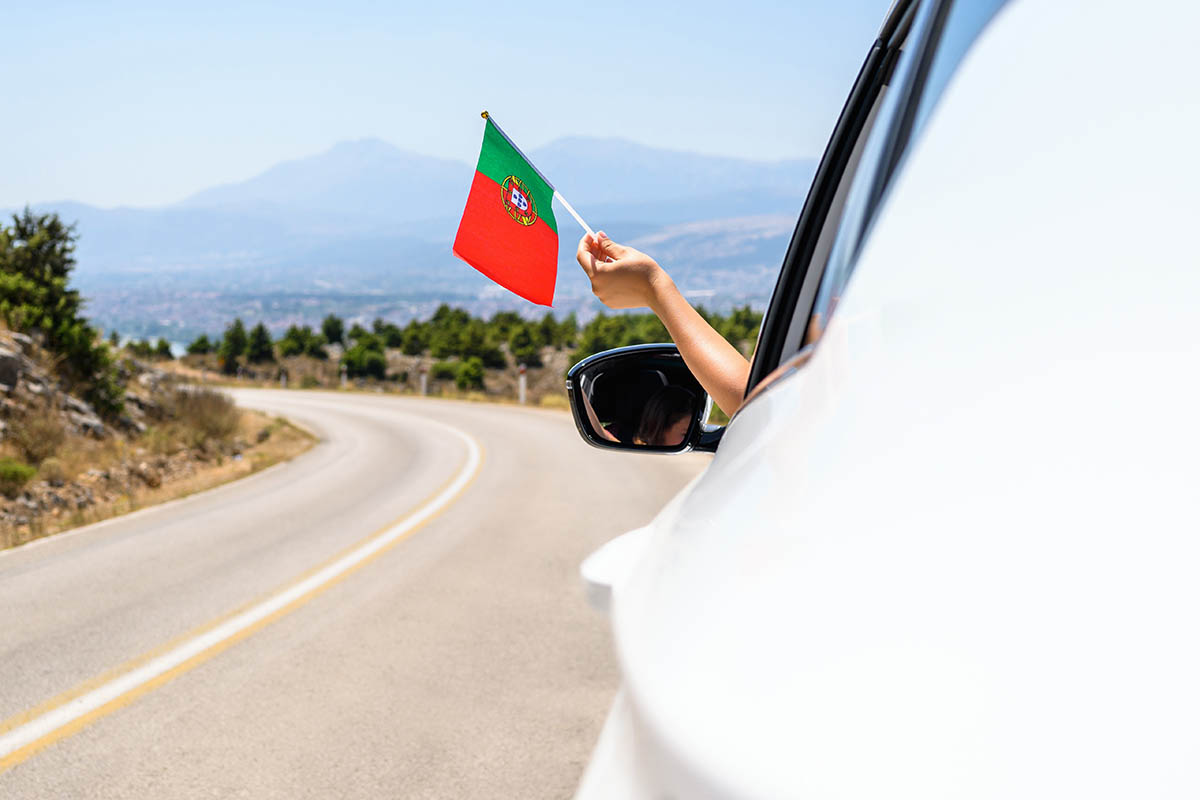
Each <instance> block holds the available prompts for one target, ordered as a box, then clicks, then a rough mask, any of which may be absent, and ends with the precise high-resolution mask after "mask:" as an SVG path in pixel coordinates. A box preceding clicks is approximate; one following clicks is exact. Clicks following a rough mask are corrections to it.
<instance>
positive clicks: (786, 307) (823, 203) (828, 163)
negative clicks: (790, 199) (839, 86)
mask: <svg viewBox="0 0 1200 800" xmlns="http://www.w3.org/2000/svg"><path fill="white" fill-rule="evenodd" d="M931 1H932V2H937V0H931ZM917 2H919V0H897V2H896V3H895V4H894V5H893V6H892V9H891V12H890V13H889V15H888V18H887V19H886V20H885V21H884V24H883V26H882V27H881V29H880V32H879V36H878V38H877V39H876V40H875V42H874V43H873V44H872V45H871V49H870V50H869V51H868V53H867V57H866V59H865V60H864V61H863V65H862V67H861V68H860V69H859V73H858V76H857V77H856V78H855V82H854V86H853V88H852V89H851V91H850V95H849V97H848V98H847V99H846V104H845V106H844V107H843V108H842V112H841V114H840V115H839V116H838V121H837V124H836V125H835V126H834V129H833V134H832V135H831V136H830V138H829V144H828V145H826V148H825V152H824V154H823V155H822V156H821V162H820V165H819V166H818V168H817V173H816V175H815V176H814V177H813V182H812V186H811V187H810V188H809V192H808V196H807V198H806V199H805V201H804V207H803V209H802V210H801V212H800V217H799V219H798V220H797V222H796V227H795V229H794V231H793V233H792V239H791V242H789V244H788V249H787V254H786V255H785V256H784V260H783V267H782V269H781V270H780V273H779V278H778V280H777V281H776V284H775V289H774V291H773V292H772V294H771V300H770V302H769V304H768V306H767V312H766V314H764V315H763V326H762V328H761V330H760V331H759V337H758V343H757V346H756V347H755V352H754V359H753V361H752V363H751V365H750V376H749V379H748V380H747V382H746V390H745V395H746V396H748V395H749V394H750V393H751V392H752V391H753V389H754V387H755V386H756V385H758V383H759V382H760V381H761V380H762V379H763V378H764V377H766V376H767V375H768V374H770V373H771V372H772V371H773V370H774V369H775V368H776V367H777V366H778V365H779V364H780V363H781V361H782V360H783V358H784V357H785V356H786V355H787V354H785V353H783V345H784V342H785V339H786V337H787V333H788V329H789V328H790V326H791V324H792V320H793V318H794V316H795V314H796V311H797V308H796V302H797V300H798V299H799V296H800V292H801V288H802V287H803V286H804V282H805V279H806V277H807V274H808V270H809V267H810V266H811V264H810V262H811V260H812V256H813V253H814V252H815V250H816V246H817V242H818V240H819V238H820V235H821V231H822V228H823V227H824V223H825V219H826V217H827V215H828V213H829V209H830V205H831V203H832V201H833V198H834V196H835V194H836V193H837V189H838V186H839V185H840V182H841V178H842V175H843V173H844V171H845V168H846V165H847V163H848V161H849V158H850V155H851V154H852V152H853V151H854V146H855V144H856V143H857V142H858V138H859V135H860V133H861V132H862V126H863V125H864V124H865V123H866V120H867V118H868V116H869V115H870V112H871V107H872V105H873V104H874V101H875V99H876V98H877V96H878V93H879V89H880V87H881V85H882V84H883V83H884V82H885V80H886V79H887V78H888V77H889V73H890V72H891V71H892V69H893V68H894V67H895V59H896V57H897V56H898V50H897V49H896V48H894V47H891V44H892V39H893V38H894V37H895V35H896V33H897V31H898V30H899V28H900V23H901V21H902V20H903V19H904V16H905V14H906V13H907V12H908V10H909V9H910V8H911V7H913V6H915V5H916V4H917ZM939 6H941V8H938V9H936V10H935V12H936V13H937V14H938V15H939V17H940V19H938V20H935V22H940V21H941V20H942V19H944V9H945V7H948V6H949V3H948V2H940V3H939ZM932 40H933V41H936V37H934V38H932ZM927 41H928V39H927ZM922 44H923V43H918V46H921V45H922ZM929 49H930V48H927V47H922V50H923V51H925V52H922V53H921V61H922V66H923V67H924V69H928V62H929V55H928V50H929ZM885 61H886V63H885ZM911 86H912V82H909V83H908V85H907V86H905V87H896V88H897V89H901V88H903V89H904V90H908V89H910V88H911ZM907 105H908V104H907V103H906V106H907ZM914 113H915V109H913V110H911V111H910V110H909V109H908V108H905V109H904V111H903V116H902V119H903V120H906V121H911V118H912V114H914ZM894 144H895V141H894V134H893V141H892V142H889V143H888V145H887V147H886V148H885V151H884V152H885V154H886V156H885V157H887V158H888V159H889V160H892V159H894V158H896V157H897V156H896V153H897V152H898V151H895V150H894V148H893V145H894ZM880 172H881V173H882V174H886V173H889V172H890V170H881V171H880ZM878 190H879V192H882V186H880V187H878ZM877 200H878V197H877V196H876V192H872V201H873V202H872V206H871V207H872V208H873V207H874V201H877Z"/></svg>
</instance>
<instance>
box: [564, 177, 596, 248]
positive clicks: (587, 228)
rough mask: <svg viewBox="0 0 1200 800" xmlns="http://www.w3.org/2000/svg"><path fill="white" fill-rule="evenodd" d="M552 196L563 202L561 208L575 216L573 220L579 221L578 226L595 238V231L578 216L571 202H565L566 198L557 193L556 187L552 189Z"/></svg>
mask: <svg viewBox="0 0 1200 800" xmlns="http://www.w3.org/2000/svg"><path fill="white" fill-rule="evenodd" d="M554 196H555V197H557V198H558V202H560V203H562V204H563V208H565V209H566V210H567V211H568V212H569V213H570V214H571V216H572V217H574V218H575V221H576V222H578V223H579V227H581V228H583V229H584V230H585V231H587V232H588V235H589V236H591V237H592V238H593V239H595V238H596V232H595V231H594V230H592V229H591V228H589V227H588V224H587V223H586V222H584V221H583V217H581V216H579V212H578V211H576V210H575V209H574V208H572V207H571V204H570V203H568V202H567V198H565V197H563V196H562V195H561V194H559V193H558V189H555V190H554Z"/></svg>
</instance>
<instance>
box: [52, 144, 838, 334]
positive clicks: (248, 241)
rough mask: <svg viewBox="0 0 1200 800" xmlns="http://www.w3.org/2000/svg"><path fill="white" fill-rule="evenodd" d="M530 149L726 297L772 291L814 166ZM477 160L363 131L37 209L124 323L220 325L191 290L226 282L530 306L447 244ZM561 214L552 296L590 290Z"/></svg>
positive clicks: (645, 242) (658, 153) (632, 148)
mask: <svg viewBox="0 0 1200 800" xmlns="http://www.w3.org/2000/svg"><path fill="white" fill-rule="evenodd" d="M472 155H474V154H472ZM530 156H531V157H532V158H533V160H534V162H535V163H537V164H538V166H539V168H540V169H542V170H543V172H545V173H546V174H547V175H549V176H551V178H552V179H553V180H554V181H555V184H556V185H557V186H558V188H559V189H560V190H561V191H562V192H563V193H564V194H565V195H566V196H567V197H569V198H570V199H571V202H572V203H573V204H574V205H575V207H576V208H577V209H579V210H580V212H581V213H583V214H584V215H585V217H586V218H587V219H588V220H589V222H590V223H591V224H592V225H593V226H594V227H596V228H601V227H603V228H604V229H605V230H607V231H608V232H609V233H610V234H611V235H612V236H613V237H614V238H617V239H619V240H625V241H630V240H634V241H636V242H638V243H640V245H641V246H643V247H644V249H647V250H649V251H650V252H652V253H653V254H654V255H656V256H657V257H659V258H660V259H662V260H663V261H664V263H671V264H673V265H677V266H676V267H673V268H675V269H678V270H680V271H679V272H678V273H677V277H678V278H680V279H681V285H684V284H685V283H686V284H687V285H690V286H693V287H694V288H695V289H696V291H700V292H706V293H710V294H711V295H712V296H713V297H716V298H725V299H727V300H729V301H730V302H733V301H737V302H743V301H746V300H754V301H755V302H765V300H766V296H767V294H768V293H769V292H770V288H771V286H772V285H773V283H774V278H773V275H774V273H775V272H776V271H777V270H778V267H779V263H780V261H781V259H782V256H783V251H784V249H785V248H786V246H787V236H788V235H789V234H790V226H791V224H793V223H794V220H795V218H796V216H797V215H798V213H799V211H800V207H801V205H802V203H803V200H804V196H805V194H806V193H807V191H808V185H809V183H810V182H811V180H812V174H813V170H814V166H815V165H814V162H813V161H811V160H793V161H774V162H766V161H751V160H744V159H734V158H724V157H716V156H707V155H699V154H695V153H685V152H677V151H671V150H665V149H660V148H652V147H646V146H644V145H639V144H635V143H633V142H629V141H625V140H621V139H598V138H588V137H570V138H566V139H560V140H558V141H555V142H552V143H551V144H549V145H546V146H545V147H542V148H538V149H537V150H534V151H533V152H531V153H530ZM472 172H473V164H468V163H466V162H459V161H453V160H448V159H439V158H431V157H428V156H422V155H417V154H414V153H409V152H406V151H403V150H400V149H399V148H396V147H394V146H392V145H390V144H388V143H386V142H383V141H380V140H378V139H363V140H359V141H354V142H343V143H340V144H337V145H335V146H334V147H332V148H330V149H329V150H327V151H325V152H324V153H320V154H317V155H314V156H311V157H308V158H300V159H296V160H292V161H286V162H282V163H280V164H277V165H275V166H273V167H271V168H270V169H268V170H266V171H264V172H263V173H261V174H259V175H256V176H254V177H252V178H250V179H248V180H245V181H241V182H237V183H231V184H226V185H223V186H215V187H212V188H210V189H205V190H203V191H201V192H198V193H196V194H194V195H192V196H191V197H188V198H186V199H185V200H182V201H181V202H178V203H175V204H173V205H169V206H165V207H160V208H149V209H141V208H115V209H99V208H95V207H92V206H88V205H85V204H80V203H72V202H63V203H45V204H38V205H37V206H36V208H37V209H38V210H54V211H57V212H58V213H59V214H60V215H61V216H62V217H64V218H65V219H66V220H68V221H74V222H77V223H78V230H79V234H80V242H79V248H78V252H77V256H78V260H79V268H78V270H77V274H76V282H77V284H78V285H79V286H80V288H81V289H82V290H84V292H85V293H86V294H87V296H88V297H89V298H91V303H92V305H91V307H90V311H91V313H92V314H93V316H95V317H96V320H97V322H98V323H99V324H101V325H103V326H106V327H108V326H113V325H119V326H120V329H121V330H123V331H124V330H126V329H128V328H133V329H135V331H149V332H153V331H156V330H166V329H167V328H170V329H172V330H180V331H187V330H194V329H196V328H197V327H199V329H207V330H210V331H211V328H209V327H207V326H208V325H210V323H209V322H200V321H199V320H200V317H201V316H202V310H201V309H200V308H194V307H193V306H195V304H191V306H189V304H188V302H186V299H185V298H187V297H189V296H191V295H193V294H203V295H204V296H206V297H208V298H209V300H208V301H207V302H209V303H210V304H211V303H212V302H216V301H214V300H213V298H214V297H216V296H217V295H220V294H221V293H225V295H226V296H229V297H232V296H235V295H236V296H237V297H239V298H242V299H246V298H260V300H261V298H266V297H268V296H274V295H288V296H296V295H303V294H305V293H309V294H311V295H314V296H315V297H316V299H315V300H314V301H313V303H308V304H307V305H306V304H305V303H302V302H299V301H296V302H297V303H298V304H299V305H298V306H297V307H298V308H301V309H302V308H309V307H312V308H315V307H316V306H322V307H323V305H324V303H325V296H332V295H338V294H344V295H346V296H350V295H354V296H356V297H357V296H359V295H362V296H370V297H375V298H385V300H386V298H387V297H391V298H392V299H393V300H394V303H393V305H392V306H388V305H387V302H385V300H380V302H379V303H377V304H375V305H374V306H372V307H373V308H376V309H378V308H385V309H386V308H389V307H391V308H395V309H410V310H411V313H419V311H418V307H421V308H423V307H424V306H421V305H420V304H422V303H424V304H428V303H429V302H432V300H433V299H435V298H438V297H445V298H447V299H453V300H456V301H458V302H464V303H468V304H469V301H471V300H472V298H475V299H477V300H478V301H479V302H484V303H499V304H504V303H509V304H510V305H511V306H521V307H523V302H524V301H521V300H519V299H516V298H513V297H510V296H509V295H507V294H505V293H504V292H502V291H499V290H497V289H496V288H495V287H494V286H493V285H492V284H490V283H489V282H488V281H487V280H486V279H484V278H483V277H482V276H480V275H478V274H477V273H475V272H474V271H473V270H471V269H470V268H469V267H467V266H466V265H464V264H462V263H461V262H459V261H457V260H456V259H455V258H454V257H453V255H452V254H451V252H450V243H451V241H452V239H453V235H454V230H455V227H456V225H457V222H458V218H459V216H460V214H461V210H462V206H463V204H464V202H465V200H466V196H467V191H468V188H469V186H470V182H471V176H472ZM556 215H557V216H558V218H559V220H560V231H561V235H562V245H561V248H560V263H561V265H562V267H561V268H560V281H559V288H558V292H557V293H556V297H557V298H558V299H559V300H561V301H564V302H567V303H572V302H575V301H577V300H578V301H579V302H583V300H582V299H583V298H586V296H587V295H588V286H587V282H586V280H584V279H583V278H582V276H580V275H576V274H575V273H576V272H578V270H577V269H575V268H574V267H573V262H574V258H573V254H574V242H575V240H576V238H577V236H578V235H579V231H578V230H577V226H576V225H575V224H574V223H573V222H572V221H571V220H570V218H569V217H568V216H567V214H566V212H565V211H564V210H562V209H558V210H557V211H556ZM701 223H703V224H701ZM150 275H153V276H154V277H153V280H152V281H151V280H148V279H147V278H148V276H150ZM214 292H215V293H217V295H214V294H213V293H214ZM151 295H153V298H152V297H151ZM168 296H169V298H170V299H169V302H168V301H167V300H163V298H165V297H168ZM154 298H157V299H154ZM418 299H419V302H418ZM260 300H252V299H251V300H246V302H250V303H251V306H252V307H255V308H262V309H264V311H263V312H262V313H264V314H266V311H265V309H269V308H270V307H271V306H270V303H269V302H267V301H261V302H260ZM160 301H162V302H160ZM410 301H411V302H410ZM239 302H241V301H239ZM290 302H291V301H289V303H290ZM263 303H266V305H263ZM414 303H417V305H414ZM718 304H719V303H718ZM284 305H288V303H285V304H284ZM293 305H294V304H293ZM288 307H289V308H291V307H292V305H288ZM335 307H336V306H335ZM208 311H209V309H204V312H205V313H207V312H208ZM304 313H307V312H303V311H297V312H295V313H292V312H289V314H291V316H290V317H289V319H292V318H293V317H295V316H296V314H301V317H300V318H299V319H301V320H303V319H304V318H305V317H303V314H304ZM343 313H351V312H343ZM189 315H191V316H189ZM143 318H144V319H143ZM118 320H119V322H118ZM279 324H282V323H279ZM164 326H166V327H165V328H164ZM172 326H173V327H172Z"/></svg>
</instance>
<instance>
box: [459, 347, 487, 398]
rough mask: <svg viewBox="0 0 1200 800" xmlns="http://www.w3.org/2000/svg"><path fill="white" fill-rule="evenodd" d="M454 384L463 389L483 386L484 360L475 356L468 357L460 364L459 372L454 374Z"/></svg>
mask: <svg viewBox="0 0 1200 800" xmlns="http://www.w3.org/2000/svg"><path fill="white" fill-rule="evenodd" d="M454 385H455V386H457V387H458V388H459V389H460V390H461V391H466V390H467V389H482V388H483V362H482V361H480V360H479V359H478V358H476V357H475V356H472V357H471V358H468V359H467V360H466V361H464V362H462V363H461V364H459V365H458V374H456V375H455V376H454Z"/></svg>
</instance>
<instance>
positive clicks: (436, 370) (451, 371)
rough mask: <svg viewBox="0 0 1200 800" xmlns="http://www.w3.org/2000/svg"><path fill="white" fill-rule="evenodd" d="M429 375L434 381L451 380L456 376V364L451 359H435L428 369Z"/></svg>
mask: <svg viewBox="0 0 1200 800" xmlns="http://www.w3.org/2000/svg"><path fill="white" fill-rule="evenodd" d="M429 377H431V378H433V379H434V380H435V381H452V380H455V379H456V378H457V377H458V364H455V363H454V362H453V361H435V362H434V364H433V367H432V368H431V369H430V370H429Z"/></svg>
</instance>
